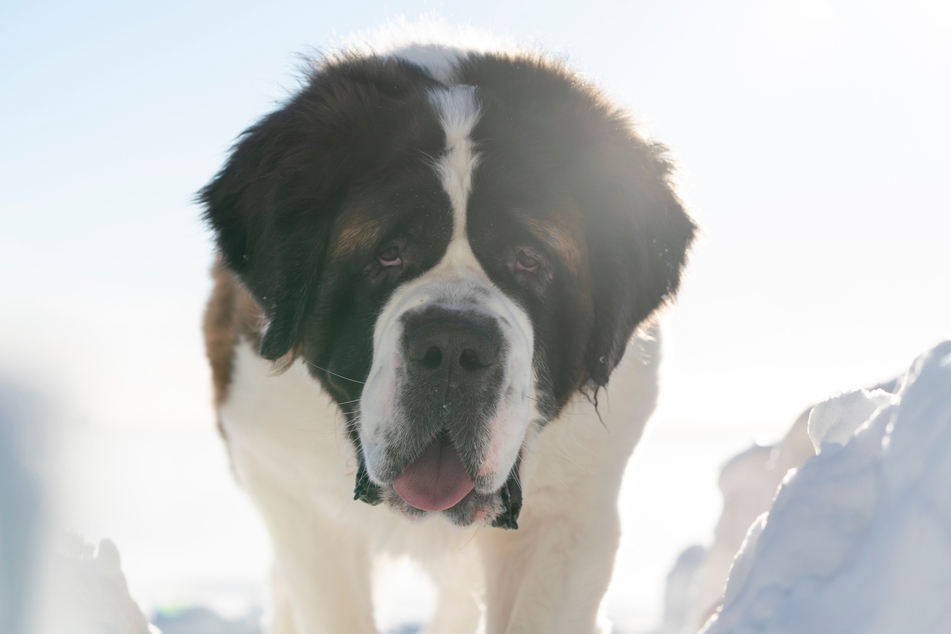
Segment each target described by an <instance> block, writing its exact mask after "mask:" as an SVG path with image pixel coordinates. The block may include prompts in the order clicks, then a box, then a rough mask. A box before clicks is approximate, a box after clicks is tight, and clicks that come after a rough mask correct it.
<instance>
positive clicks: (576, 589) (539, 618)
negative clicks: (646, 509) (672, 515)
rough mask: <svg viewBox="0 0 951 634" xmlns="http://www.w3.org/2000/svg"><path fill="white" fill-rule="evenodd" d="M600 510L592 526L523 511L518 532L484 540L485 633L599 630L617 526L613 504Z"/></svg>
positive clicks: (498, 533)
mask: <svg viewBox="0 0 951 634" xmlns="http://www.w3.org/2000/svg"><path fill="white" fill-rule="evenodd" d="M527 510H528V509H526V511H527ZM598 513H599V517H598V518H597V521H590V520H586V519H585V518H576V517H568V516H558V515H549V514H544V513H543V514H533V513H530V512H523V515H522V519H521V520H520V521H519V529H518V530H516V531H504V532H503V531H499V530H493V531H492V534H491V535H488V536H486V539H485V540H484V541H483V544H482V547H483V552H484V556H485V561H486V569H487V570H486V572H487V576H486V607H487V614H486V616H487V628H486V631H487V634H523V633H524V634H528V633H534V632H545V633H546V634H592V633H594V632H599V631H600V630H599V628H598V625H597V621H598V608H599V606H600V604H601V598H602V596H603V595H604V592H605V591H606V589H607V586H608V582H609V581H610V579H611V570H612V567H613V562H614V555H615V551H616V550H617V545H618V540H619V535H620V528H619V519H618V515H617V511H616V510H615V508H614V505H613V504H611V505H608V507H607V508H604V509H601V510H600V511H599V512H598Z"/></svg>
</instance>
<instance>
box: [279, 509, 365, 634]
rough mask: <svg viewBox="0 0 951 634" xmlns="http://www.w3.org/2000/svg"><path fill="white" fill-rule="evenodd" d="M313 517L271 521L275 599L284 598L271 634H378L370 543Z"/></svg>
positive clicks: (330, 523)
mask: <svg viewBox="0 0 951 634" xmlns="http://www.w3.org/2000/svg"><path fill="white" fill-rule="evenodd" d="M307 515H308V517H306V518H302V517H286V518H275V517H269V518H268V524H269V528H270V531H271V535H272V537H273V539H274V550H275V562H274V577H275V579H274V584H275V598H278V595H280V598H281V601H280V602H279V603H277V604H276V605H275V615H274V616H275V618H274V621H273V631H272V632H271V634H374V633H375V632H376V627H375V625H374V623H373V606H372V598H371V581H370V561H369V556H368V554H367V550H366V545H365V543H364V542H363V540H362V539H360V537H359V536H357V535H354V534H353V533H352V532H349V533H348V532H347V531H346V530H343V529H342V528H341V527H340V526H339V525H335V524H333V523H332V522H329V521H327V520H324V519H322V518H320V517H317V516H315V515H314V514H307ZM278 590H279V592H278ZM289 626H292V627H293V629H290V627H289ZM279 628H284V629H279ZM285 630H288V631H285Z"/></svg>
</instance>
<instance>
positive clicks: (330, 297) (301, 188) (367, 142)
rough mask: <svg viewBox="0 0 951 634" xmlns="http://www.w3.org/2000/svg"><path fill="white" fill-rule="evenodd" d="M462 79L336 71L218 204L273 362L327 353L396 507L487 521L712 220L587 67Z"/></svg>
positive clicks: (259, 146) (354, 64)
mask: <svg viewBox="0 0 951 634" xmlns="http://www.w3.org/2000/svg"><path fill="white" fill-rule="evenodd" d="M449 76H451V80H446V76H442V77H441V79H436V78H435V77H434V76H432V75H430V74H429V73H427V72H426V71H425V70H424V69H422V68H421V67H419V66H416V65H414V64H412V63H409V62H407V61H404V60H401V59H399V58H396V57H388V58H379V57H362V58H346V59H341V60H337V61H333V62H328V63H326V64H324V65H322V66H321V67H320V68H318V69H317V70H315V71H314V73H313V75H312V76H311V78H310V82H309V84H308V85H307V86H306V87H305V88H304V89H303V90H302V91H301V92H300V93H299V94H298V95H297V96H296V97H294V98H293V99H292V100H291V101H290V102H289V103H287V104H286V105H285V106H284V107H283V108H281V109H280V110H278V111H277V112H275V113H273V114H271V115H270V116H268V117H266V118H265V119H263V120H262V121H261V122H260V123H258V124H257V125H255V126H254V127H252V128H251V129H250V130H248V131H247V132H246V133H245V135H244V137H243V138H242V139H241V141H240V142H239V143H238V145H237V146H236V148H235V149H234V151H233V153H232V155H231V157H230V159H229V161H228V164H227V165H226V166H225V168H224V169H223V170H222V171H221V173H220V174H219V175H218V176H217V177H216V178H215V179H214V180H213V181H212V182H211V183H210V184H209V185H208V186H207V187H206V188H205V189H204V190H203V191H202V194H201V196H202V200H203V202H204V203H205V204H206V206H207V217H208V219H209V221H210V223H211V225H212V227H213V228H214V229H215V231H216V235H217V242H218V247H219V250H220V251H221V253H222V255H223V258H224V261H225V262H226V264H227V266H228V267H229V268H231V269H232V270H233V271H234V272H235V273H236V274H237V275H238V276H239V278H240V279H241V280H242V281H243V283H244V284H245V286H246V287H247V288H248V290H249V291H250V292H251V294H252V295H253V296H254V297H255V298H256V300H257V301H258V303H259V304H260V306H261V307H262V309H263V311H264V313H265V314H266V316H267V318H268V325H267V328H266V331H265V332H264V335H263V338H262V341H261V354H262V356H264V357H266V358H269V359H272V360H278V359H281V358H284V359H288V358H293V357H296V356H301V357H303V358H304V359H305V361H306V362H307V363H308V364H309V368H310V370H311V373H312V375H313V376H314V377H315V378H316V379H317V380H319V381H320V382H321V383H322V385H323V386H324V388H325V389H326V390H327V392H328V393H329V394H330V395H332V397H333V398H334V399H335V400H336V401H337V403H338V404H339V406H340V408H341V409H342V410H343V411H344V412H345V413H346V414H347V415H348V420H349V421H350V431H351V438H352V440H353V442H354V444H355V446H356V449H357V451H358V455H359V456H360V458H361V460H362V463H363V464H364V465H365V469H366V474H367V475H368V477H369V482H370V486H372V487H374V488H378V489H379V491H380V492H382V497H383V498H384V499H385V500H386V501H387V502H388V503H389V504H390V505H391V506H393V507H395V508H397V509H399V510H401V511H403V512H404V513H406V514H408V515H411V516H418V515H425V514H428V513H437V512H441V513H444V514H445V515H446V516H448V517H449V518H450V519H451V520H452V521H454V522H455V523H457V524H462V525H466V524H470V523H473V522H480V521H491V520H493V519H495V518H496V517H497V516H498V515H499V514H500V513H503V512H505V511H506V508H505V506H506V504H507V503H508V502H506V495H508V493H510V492H506V491H505V487H506V486H508V485H511V484H512V483H513V481H514V482H517V478H516V477H515V472H516V471H517V464H518V460H519V455H520V451H521V450H522V448H523V446H524V445H525V442H526V439H527V437H528V436H529V434H530V433H531V432H532V430H536V429H539V428H540V427H541V426H543V425H544V424H545V423H546V422H548V421H549V420H551V419H552V418H554V417H555V416H556V415H557V414H558V412H559V410H560V409H561V407H562V406H563V405H564V404H565V403H566V401H567V400H568V399H569V398H570V397H571V396H572V395H573V394H575V393H577V392H578V391H579V390H581V389H585V388H590V389H594V390H596V389H597V387H598V386H603V385H605V384H606V383H607V381H608V378H609V376H610V374H611V371H612V370H613V368H614V367H615V366H616V364H617V363H618V361H619V360H620V356H621V355H622V354H623V351H624V347H625V344H626V342H627V340H628V339H629V338H630V336H631V334H632V332H633V330H634V329H635V328H636V326H637V325H638V324H639V323H640V322H641V321H643V320H644V319H645V318H647V317H648V316H649V315H650V314H651V313H652V312H653V311H654V310H655V309H656V308H657V307H658V306H659V305H660V304H661V303H662V302H663V301H664V300H665V299H667V298H669V297H671V296H672V294H673V293H674V292H675V290H676V288H677V285H678V282H679V276H680V271H681V268H682V266H683V263H684V258H685V254H686V250H687V248H688V246H689V244H690V241H691V239H692V236H693V232H694V226H693V224H692V222H691V221H690V219H689V218H688V216H687V215H686V214H685V213H684V211H683V209H682V207H681V205H680V204H679V202H678V201H677V199H676V197H675V196H674V194H673V193H672V191H671V188H670V186H669V183H668V172H669V165H668V163H667V162H666V161H665V160H664V158H663V153H662V148H659V147H658V146H656V145H652V144H650V143H647V142H645V141H644V140H642V139H640V138H639V137H638V136H637V135H636V134H635V133H634V132H633V131H632V130H631V128H630V125H629V123H628V122H627V120H626V119H625V118H624V116H623V115H621V114H620V113H619V112H617V111H616V110H615V109H613V107H612V106H610V105H609V104H607V103H605V102H604V101H603V100H602V99H601V98H599V97H598V96H597V94H596V93H595V92H594V91H593V90H592V89H591V88H589V87H588V86H586V85H585V84H584V83H582V82H581V81H580V80H579V79H578V78H577V77H576V76H574V75H572V74H570V73H569V72H567V71H565V70H563V69H562V68H560V67H558V66H556V65H552V64H550V63H547V62H544V61H540V60H538V59H536V58H531V57H507V56H493V55H483V54H479V55H469V56H466V57H461V58H459V59H458V60H457V62H456V64H455V65H454V66H453V68H452V72H451V73H450V74H449ZM509 510H511V509H509ZM516 510H517V509H516ZM513 519H514V518H513Z"/></svg>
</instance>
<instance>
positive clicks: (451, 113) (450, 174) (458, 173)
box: [430, 86, 479, 242]
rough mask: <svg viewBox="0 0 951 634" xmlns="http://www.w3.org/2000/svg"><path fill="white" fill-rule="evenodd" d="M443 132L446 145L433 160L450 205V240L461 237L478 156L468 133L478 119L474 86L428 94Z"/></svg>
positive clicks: (435, 91)
mask: <svg viewBox="0 0 951 634" xmlns="http://www.w3.org/2000/svg"><path fill="white" fill-rule="evenodd" d="M430 99H431V101H432V103H433V106H434V107H435V108H436V112H437V113H438V114H439V122H440V124H442V128H443V131H444V132H445V134H446V148H445V151H444V152H443V154H442V156H441V157H440V158H439V160H438V161H437V162H436V172H437V173H438V174H439V180H440V181H441V182H442V186H443V189H445V190H446V193H447V194H448V195H449V202H450V203H451V204H452V241H453V242H456V241H458V240H465V235H466V207H467V206H468V203H469V192H471V191H472V173H473V172H474V171H475V168H476V165H477V164H478V162H479V155H478V154H477V153H476V151H475V146H474V144H473V142H472V139H470V138H469V135H470V134H472V128H474V127H475V124H476V122H477V121H478V120H479V104H478V102H477V101H476V96H475V88H473V87H472V86H453V87H452V88H439V89H436V90H433V91H432V92H431V93H430Z"/></svg>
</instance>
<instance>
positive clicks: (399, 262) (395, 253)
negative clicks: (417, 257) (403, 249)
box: [378, 245, 403, 268]
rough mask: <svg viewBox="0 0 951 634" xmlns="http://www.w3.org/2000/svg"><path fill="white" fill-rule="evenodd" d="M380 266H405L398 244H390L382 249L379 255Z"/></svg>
mask: <svg viewBox="0 0 951 634" xmlns="http://www.w3.org/2000/svg"><path fill="white" fill-rule="evenodd" d="M378 257H379V259H380V266H382V267H383V268H387V267H391V266H403V259H402V258H401V257H400V248H399V247H398V246H395V245H394V246H389V247H386V248H385V249H383V250H382V251H380V255H379V256H378Z"/></svg>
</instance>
